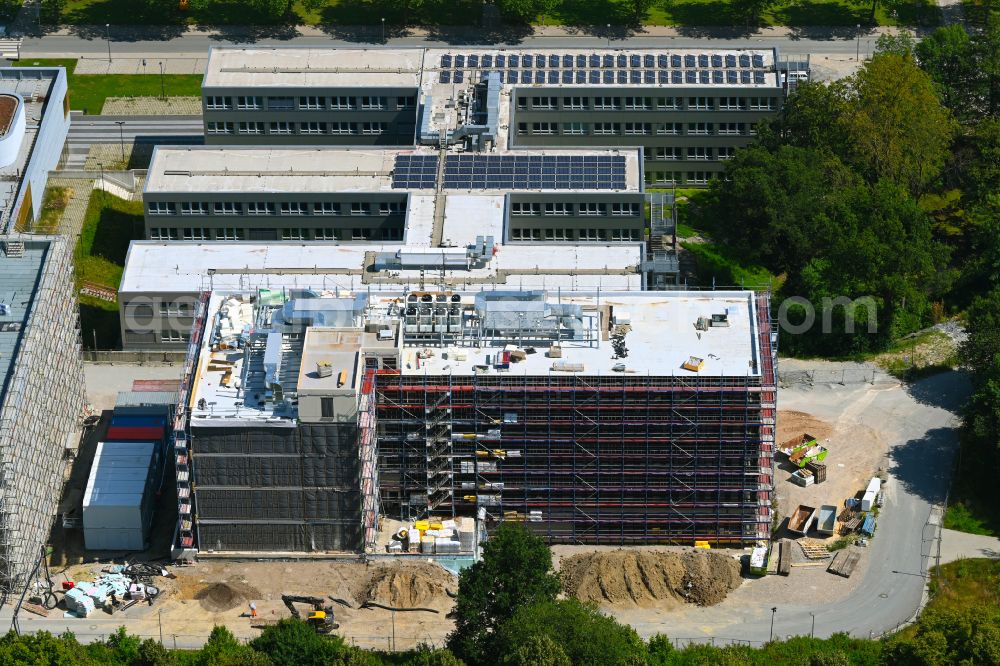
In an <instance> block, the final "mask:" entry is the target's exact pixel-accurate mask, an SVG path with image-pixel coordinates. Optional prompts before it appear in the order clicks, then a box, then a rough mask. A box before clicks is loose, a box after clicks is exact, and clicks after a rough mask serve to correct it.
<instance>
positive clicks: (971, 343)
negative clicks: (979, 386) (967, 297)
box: [960, 288, 1000, 379]
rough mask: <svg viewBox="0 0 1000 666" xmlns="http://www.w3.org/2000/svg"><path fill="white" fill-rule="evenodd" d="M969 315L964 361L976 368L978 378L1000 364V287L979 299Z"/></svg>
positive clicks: (973, 303) (975, 373) (988, 373)
mask: <svg viewBox="0 0 1000 666" xmlns="http://www.w3.org/2000/svg"><path fill="white" fill-rule="evenodd" d="M967 319H968V325H967V327H966V332H967V334H968V337H967V338H966V340H965V342H963V343H962V345H961V352H960V354H961V357H962V361H963V363H964V364H965V365H966V366H967V367H968V368H970V369H971V370H972V371H973V377H974V378H976V377H977V378H980V379H987V378H989V376H990V375H991V374H993V368H996V367H997V366H1000V288H997V289H993V290H992V291H990V292H988V293H987V294H985V295H984V296H981V297H979V298H977V299H975V300H974V301H973V302H972V306H971V307H970V308H969V312H968V317H967Z"/></svg>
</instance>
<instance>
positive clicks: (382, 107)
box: [205, 95, 417, 111]
mask: <svg viewBox="0 0 1000 666" xmlns="http://www.w3.org/2000/svg"><path fill="white" fill-rule="evenodd" d="M416 107H417V98H416V96H413V95H410V96H404V97H383V96H377V95H374V96H373V95H362V96H358V97H353V96H333V97H326V96H322V95H303V96H298V97H295V96H281V97H275V96H272V97H262V96H251V95H241V96H237V97H227V96H225V95H206V96H205V109H206V110H207V111H231V110H234V109H235V110H236V111H265V110H266V111H326V110H331V111H355V110H360V111H387V110H393V109H396V110H400V109H415V108H416Z"/></svg>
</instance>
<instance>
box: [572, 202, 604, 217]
mask: <svg viewBox="0 0 1000 666" xmlns="http://www.w3.org/2000/svg"><path fill="white" fill-rule="evenodd" d="M604 210H605V208H604V204H602V203H597V202H596V201H587V202H585V203H578V204H577V205H576V212H577V214H579V215H604Z"/></svg>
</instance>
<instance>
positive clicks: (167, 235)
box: [149, 227, 403, 314]
mask: <svg viewBox="0 0 1000 666" xmlns="http://www.w3.org/2000/svg"><path fill="white" fill-rule="evenodd" d="M250 231H252V230H250ZM272 231H273V230H272ZM248 237H249V232H248V230H247V229H243V228H239V227H224V228H218V229H210V228H207V227H152V228H151V229H150V230H149V238H150V240H158V241H171V240H205V241H207V240H228V241H241V240H247V239H248ZM275 237H276V239H280V240H290V241H297V240H316V241H350V240H385V241H401V240H403V230H402V229H400V228H385V229H372V228H353V229H342V228H333V227H326V228H322V227H321V228H316V229H313V228H291V229H278V230H277V231H276V233H275ZM249 239H250V240H256V239H254V238H249ZM171 314H173V313H171ZM181 314H183V313H181Z"/></svg>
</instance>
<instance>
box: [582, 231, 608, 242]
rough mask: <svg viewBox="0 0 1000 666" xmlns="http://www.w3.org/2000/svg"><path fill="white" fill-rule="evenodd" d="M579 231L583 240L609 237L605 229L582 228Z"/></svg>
mask: <svg viewBox="0 0 1000 666" xmlns="http://www.w3.org/2000/svg"><path fill="white" fill-rule="evenodd" d="M577 233H578V234H579V238H580V240H582V241H602V240H605V239H606V238H607V237H608V234H607V232H606V231H605V230H604V229H580V230H579V231H578V232H577Z"/></svg>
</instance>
